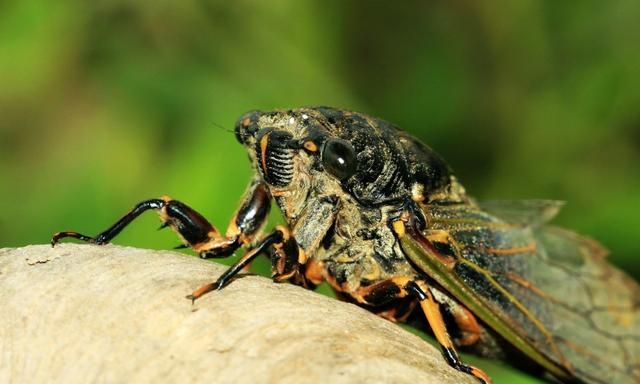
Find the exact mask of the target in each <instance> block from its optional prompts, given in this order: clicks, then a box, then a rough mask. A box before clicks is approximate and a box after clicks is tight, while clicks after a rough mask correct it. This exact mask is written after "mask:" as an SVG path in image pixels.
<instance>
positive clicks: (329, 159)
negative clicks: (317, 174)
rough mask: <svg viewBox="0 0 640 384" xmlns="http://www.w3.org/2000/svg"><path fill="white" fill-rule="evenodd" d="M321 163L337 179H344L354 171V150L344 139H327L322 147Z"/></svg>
mask: <svg viewBox="0 0 640 384" xmlns="http://www.w3.org/2000/svg"><path fill="white" fill-rule="evenodd" d="M322 165H323V166H324V168H325V169H326V170H327V171H328V172H329V173H330V174H332V175H333V176H335V177H337V178H338V179H339V180H346V179H348V178H349V177H351V176H352V175H353V174H354V173H356V168H357V158H356V151H355V149H354V148H353V146H352V145H351V143H350V142H348V141H346V140H342V139H329V140H327V142H326V143H325V144H324V147H323V149H322Z"/></svg>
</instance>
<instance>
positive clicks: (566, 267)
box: [514, 227, 640, 383]
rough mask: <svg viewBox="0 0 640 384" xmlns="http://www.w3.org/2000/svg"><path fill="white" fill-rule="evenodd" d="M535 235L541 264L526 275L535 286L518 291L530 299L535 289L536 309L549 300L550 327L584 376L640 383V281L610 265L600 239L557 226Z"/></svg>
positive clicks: (604, 381) (531, 267) (548, 324)
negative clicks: (639, 282) (537, 304)
mask: <svg viewBox="0 0 640 384" xmlns="http://www.w3.org/2000/svg"><path fill="white" fill-rule="evenodd" d="M535 238H536V240H537V243H538V245H539V250H538V252H537V253H536V255H535V257H536V258H538V259H539V260H540V262H539V263H535V264H533V263H532V265H530V266H529V268H528V272H527V273H523V276H522V277H523V278H524V279H526V281H527V283H525V285H526V284H530V286H529V287H527V288H525V289H524V290H522V292H521V293H520V292H518V291H514V295H515V296H516V297H517V298H518V299H519V300H522V301H523V302H526V300H527V297H529V296H531V294H530V293H527V292H526V291H530V292H533V293H534V296H533V297H534V298H535V300H534V301H530V302H531V306H532V307H535V305H536V304H535V303H537V302H541V301H542V302H545V303H548V304H546V307H547V308H548V310H549V311H550V315H547V316H546V320H545V325H546V326H547V328H548V329H549V331H550V332H551V333H552V335H553V340H554V342H555V343H556V345H557V347H558V349H559V350H560V352H561V353H562V355H563V356H564V357H565V358H566V359H567V361H568V362H569V364H571V365H572V367H573V370H574V371H575V372H576V373H577V375H578V377H581V378H584V379H585V381H589V380H591V381H593V382H603V383H640V286H639V285H638V283H637V282H635V281H634V280H633V279H632V278H631V277H629V276H628V275H626V274H625V273H624V272H622V271H621V270H619V269H617V268H615V267H613V266H611V265H610V264H608V263H607V262H606V260H605V258H604V256H606V255H607V253H608V252H607V250H605V249H604V248H603V247H602V246H600V244H598V243H597V242H595V241H594V240H591V239H589V238H586V237H583V236H580V235H577V234H576V233H574V232H571V231H567V230H564V229H560V228H554V227H542V228H540V229H539V230H537V231H535ZM518 285H522V284H520V283H518ZM539 316H540V317H541V318H542V316H544V314H540V315H539Z"/></svg>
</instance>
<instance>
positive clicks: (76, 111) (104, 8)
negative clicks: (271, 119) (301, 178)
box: [0, 0, 640, 383]
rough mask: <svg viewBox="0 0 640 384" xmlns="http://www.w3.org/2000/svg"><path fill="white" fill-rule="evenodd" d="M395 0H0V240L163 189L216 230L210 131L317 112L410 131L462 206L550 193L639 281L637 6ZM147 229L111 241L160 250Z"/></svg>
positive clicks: (242, 159) (232, 205)
mask: <svg viewBox="0 0 640 384" xmlns="http://www.w3.org/2000/svg"><path fill="white" fill-rule="evenodd" d="M394 4H395V6H394V5H392V4H391V2H389V3H386V2H373V1H371V2H369V1H338V0H331V1H329V0H324V1H295V0H291V1H258V0H255V1H234V2H229V1H209V2H204V1H193V0H191V1H189V0H187V1H180V2H178V1H176V2H168V1H90V2H89V1H65V2H52V1H43V0H21V1H13V2H11V1H9V2H2V3H0V187H1V188H0V202H1V203H0V204H1V205H0V207H1V208H2V215H0V246H21V245H26V244H31V243H46V242H47V241H48V240H49V238H50V236H51V234H52V233H53V232H54V231H58V230H64V229H76V230H80V231H82V232H86V233H89V234H93V233H97V232H99V231H100V230H102V229H104V228H106V226H107V225H109V224H111V223H112V222H113V221H114V220H115V219H116V218H118V217H119V216H120V215H121V214H123V213H124V212H125V211H126V210H127V209H129V208H130V207H131V206H132V205H133V204H134V203H136V202H138V201H140V200H142V199H146V198H149V197H156V196H160V195H162V194H169V195H171V196H173V197H175V198H179V199H181V200H182V201H185V202H187V203H189V204H190V205H191V206H193V207H195V208H196V209H198V210H199V211H201V212H203V213H204V214H206V216H207V217H208V218H210V220H211V221H212V222H213V223H215V224H216V225H218V226H219V227H221V228H222V229H224V227H225V225H226V223H227V222H228V220H229V218H230V217H231V215H232V214H233V212H234V210H235V209H236V205H237V203H238V200H239V198H240V195H241V193H242V192H243V190H244V188H245V185H246V183H247V182H248V179H249V177H250V175H251V172H252V171H251V169H250V166H249V163H248V161H247V156H246V154H245V152H244V150H243V148H242V147H240V146H239V145H238V144H237V143H236V141H235V138H234V136H233V134H231V133H229V132H227V131H226V130H225V129H221V128H220V126H221V127H224V128H227V129H232V128H233V124H234V122H235V120H236V119H237V117H238V116H240V115H241V114H242V113H243V112H245V111H247V110H251V109H272V108H287V107H296V106H307V105H319V104H322V105H332V106H338V107H343V108H348V109H353V110H357V111H361V112H365V113H369V114H372V115H375V116H379V117H382V118H384V119H386V120H389V121H391V122H394V123H395V124H397V125H399V126H400V127H403V128H404V129H406V130H408V131H410V132H412V133H413V134H415V135H417V136H419V137H421V138H422V139H423V140H424V141H425V142H426V143H428V144H429V145H430V146H432V147H433V148H435V149H436V150H437V151H438V152H440V153H441V154H442V155H443V156H444V157H445V158H446V159H448V161H449V162H450V164H451V165H452V167H453V168H454V169H455V170H456V171H457V173H458V175H459V178H460V179H461V180H462V181H463V183H464V184H465V185H466V187H467V189H468V191H469V192H470V193H471V194H472V195H474V196H476V197H477V198H479V199H526V198H549V199H559V200H566V201H567V202H568V204H567V206H566V208H565V209H564V210H563V212H562V213H561V215H560V216H559V217H558V219H557V220H556V223H559V224H562V225H565V226H567V227H570V228H574V229H576V230H577V231H579V232H581V233H585V234H588V235H591V236H593V237H595V238H597V239H599V240H600V241H601V242H603V243H604V244H605V245H606V246H607V247H608V248H610V249H611V250H612V255H611V261H612V262H613V263H615V264H617V265H619V266H621V267H622V268H624V269H626V270H627V271H629V272H630V273H631V274H632V275H634V276H636V278H637V277H638V276H640V262H639V261H638V260H639V259H638V257H639V255H640V242H639V241H638V238H637V236H638V228H640V219H639V218H638V216H639V215H640V193H639V192H640V177H638V176H639V173H638V170H637V165H638V163H639V162H640V49H639V45H638V42H639V41H640V40H639V38H640V23H638V17H637V16H638V15H640V3H639V2H634V1H612V2H601V1H582V2H559V1H495V2H477V1H469V0H466V1H465V0H460V1H451V2H431V1H404V2H401V3H399V2H395V3H394ZM157 225H158V221H157V219H156V218H155V217H154V215H152V214H149V215H145V216H144V217H142V218H141V219H140V220H139V221H138V222H136V223H135V224H134V225H132V226H131V227H130V228H127V230H126V231H125V232H124V233H123V234H122V235H121V236H120V237H118V238H117V239H116V243H119V244H127V245H133V246H139V247H150V248H159V249H164V248H170V247H172V246H174V245H176V244H177V240H176V238H175V237H174V236H173V235H172V234H171V233H170V232H168V231H167V232H166V233H165V232H156V231H154V229H155V228H156V227H157ZM469 359H471V361H472V362H474V363H476V364H480V365H481V366H483V367H485V369H486V370H487V371H488V372H489V373H490V374H491V375H493V376H494V378H495V381H496V382H497V383H504V382H510V383H515V382H520V383H532V382H537V381H536V380H534V379H530V378H527V377H526V376H524V375H522V374H519V373H518V372H516V371H513V370H510V369H509V368H506V367H504V366H503V365H501V364H500V363H493V362H486V361H479V360H478V359H473V358H469Z"/></svg>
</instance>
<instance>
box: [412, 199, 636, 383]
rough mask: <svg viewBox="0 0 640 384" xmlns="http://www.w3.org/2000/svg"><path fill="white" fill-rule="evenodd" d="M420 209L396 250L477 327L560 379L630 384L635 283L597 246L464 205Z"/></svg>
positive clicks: (633, 365) (633, 368)
mask: <svg viewBox="0 0 640 384" xmlns="http://www.w3.org/2000/svg"><path fill="white" fill-rule="evenodd" d="M424 214H425V216H426V219H427V222H428V223H429V225H428V228H427V229H426V230H425V231H424V232H422V233H417V232H411V231H409V232H408V233H407V235H406V236H403V237H402V238H401V240H400V241H401V246H402V247H403V250H404V251H405V254H406V255H407V257H408V258H409V259H410V260H411V261H412V262H413V263H414V265H416V266H417V267H418V268H419V269H421V270H422V271H423V272H424V273H425V274H427V275H429V276H430V277H431V278H432V279H433V280H435V281H436V282H438V283H439V284H440V285H441V286H442V287H443V288H444V289H445V290H446V291H447V292H448V293H449V294H451V295H452V296H454V297H455V298H456V299H457V300H459V301H460V302H461V303H463V304H464V305H465V306H466V307H467V308H469V309H470V310H471V311H472V312H474V314H475V315H476V316H477V317H479V318H480V319H482V320H483V321H484V322H485V323H486V325H487V326H489V327H490V328H492V329H494V330H495V331H496V332H498V333H499V334H500V335H502V336H503V337H504V338H505V339H506V340H508V341H509V342H510V343H512V344H513V345H514V346H515V347H516V348H518V349H519V350H520V351H522V352H523V353H525V354H526V355H528V356H529V357H530V358H532V359H533V360H534V361H536V362H538V363H539V364H540V365H542V366H543V367H544V368H546V369H547V370H549V371H550V372H551V373H552V374H554V375H555V376H557V377H559V378H560V379H564V380H569V379H571V378H578V379H580V380H582V381H585V382H588V383H591V382H593V383H600V382H602V383H614V382H615V383H638V382H640V361H639V359H640V313H639V311H640V304H639V303H638V300H639V297H640V288H639V287H638V285H637V283H635V282H634V281H633V280H631V278H629V277H628V276H626V275H625V274H624V273H623V272H621V271H619V270H617V269H616V268H614V267H612V266H610V265H608V264H607V263H606V262H605V260H604V259H603V256H604V255H605V254H606V252H605V251H604V250H603V248H602V247H600V246H599V245H597V243H595V242H594V241H592V240H590V239H587V238H584V237H581V236H579V235H576V234H574V233H573V232H570V231H566V230H560V229H556V228H551V227H545V226H539V225H538V224H535V225H534V224H530V225H523V224H522V223H521V222H520V223H515V224H514V223H510V222H506V221H504V220H501V219H498V218H496V217H494V216H492V215H489V214H487V213H485V212H483V211H481V210H480V209H478V208H477V207H474V206H429V207H425V209H424ZM537 217H540V216H537ZM543 217H544V215H543ZM529 222H530V223H531V222H533V223H540V219H536V220H533V221H531V220H529ZM443 233H446V235H443ZM437 242H441V244H436V243H437ZM443 242H446V243H447V244H446V245H444V244H442V243H443Z"/></svg>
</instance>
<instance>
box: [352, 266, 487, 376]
mask: <svg viewBox="0 0 640 384" xmlns="http://www.w3.org/2000/svg"><path fill="white" fill-rule="evenodd" d="M351 296H352V297H353V298H354V299H356V300H357V301H358V302H360V303H363V304H368V305H373V306H379V305H385V304H388V303H391V302H393V301H395V300H399V299H404V298H407V297H413V298H415V299H417V300H418V303H419V304H420V307H421V308H422V310H423V312H424V314H425V316H426V318H427V321H428V323H429V326H430V327H431V329H432V330H433V333H434V335H435V337H436V340H437V341H438V344H440V347H441V349H442V354H443V356H444V358H445V360H446V361H447V363H448V364H449V365H450V366H452V367H453V368H455V369H457V370H458V371H461V372H464V373H468V374H470V375H472V376H474V377H476V378H477V379H478V380H480V381H482V382H483V383H486V384H489V383H491V379H490V378H489V376H488V375H487V374H486V373H484V372H483V371H482V370H480V369H478V368H476V367H473V366H470V365H467V364H465V363H463V362H462V361H461V360H460V358H459V357H458V354H457V352H456V350H455V348H454V346H453V342H452V339H451V337H450V335H449V332H448V331H447V328H446V324H445V322H444V318H443V317H442V312H441V311H440V304H439V303H438V302H437V301H436V300H435V298H434V297H433V295H432V293H431V291H430V289H429V286H428V285H427V284H426V283H425V282H424V281H416V280H414V279H413V278H409V277H394V278H391V279H388V280H383V281H381V282H378V283H375V284H371V285H368V286H365V287H361V288H359V289H357V290H356V291H355V292H353V293H352V294H351Z"/></svg>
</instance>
